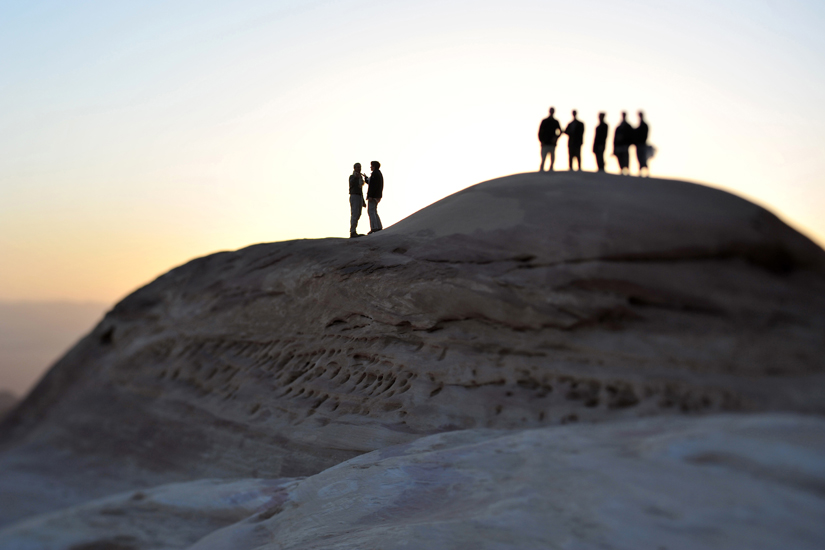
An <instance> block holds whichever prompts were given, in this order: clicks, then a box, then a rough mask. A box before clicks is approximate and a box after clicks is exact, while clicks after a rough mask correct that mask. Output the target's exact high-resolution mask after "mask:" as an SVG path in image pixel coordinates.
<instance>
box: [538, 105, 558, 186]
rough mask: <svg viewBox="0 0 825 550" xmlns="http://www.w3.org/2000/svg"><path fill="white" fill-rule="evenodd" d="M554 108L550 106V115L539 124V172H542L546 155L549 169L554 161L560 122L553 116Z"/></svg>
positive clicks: (551, 168)
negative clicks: (548, 160) (548, 159)
mask: <svg viewBox="0 0 825 550" xmlns="http://www.w3.org/2000/svg"><path fill="white" fill-rule="evenodd" d="M555 112H556V109H554V108H553V107H550V116H548V117H547V118H545V119H544V120H542V121H541V125H539V141H540V142H541V165H540V166H539V172H544V163H545V161H546V159H547V155H550V171H551V172H552V171H553V165H554V164H555V163H556V142H557V141H558V140H559V136H560V135H561V124H559V121H558V120H556V119H555V118H554V117H553V114H554V113H555Z"/></svg>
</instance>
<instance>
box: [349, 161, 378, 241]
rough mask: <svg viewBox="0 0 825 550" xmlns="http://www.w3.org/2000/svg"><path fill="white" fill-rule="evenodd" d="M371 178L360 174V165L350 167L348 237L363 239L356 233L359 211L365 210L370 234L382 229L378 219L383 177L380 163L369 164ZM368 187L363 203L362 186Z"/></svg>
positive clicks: (359, 216) (357, 163) (358, 163)
mask: <svg viewBox="0 0 825 550" xmlns="http://www.w3.org/2000/svg"><path fill="white" fill-rule="evenodd" d="M370 171H371V172H372V175H371V176H368V175H366V174H362V173H361V163H360V162H356V163H355V164H354V165H353V166H352V175H351V176H350V177H349V205H350V212H351V216H350V220H349V236H350V238H351V239H352V238H354V237H363V235H360V234H359V233H358V231H357V227H358V220H360V219H361V209H362V208H366V209H367V215H369V218H370V233H375V232H377V231H381V230H382V229H384V226H382V225H381V218H379V217H378V203H379V202H381V197H382V196H383V194H384V175H383V174H381V163H380V162H378V161H377V160H374V161H372V162H371V163H370ZM365 183H366V184H367V185H369V190H368V191H367V200H366V202H365V201H364V184H365ZM370 233H368V234H370Z"/></svg>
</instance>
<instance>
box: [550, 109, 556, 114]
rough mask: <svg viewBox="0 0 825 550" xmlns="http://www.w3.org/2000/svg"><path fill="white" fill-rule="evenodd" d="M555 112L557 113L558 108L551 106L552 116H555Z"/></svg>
mask: <svg viewBox="0 0 825 550" xmlns="http://www.w3.org/2000/svg"><path fill="white" fill-rule="evenodd" d="M554 114H556V108H555V107H550V116H553V115H554Z"/></svg>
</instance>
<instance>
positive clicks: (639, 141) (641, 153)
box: [633, 111, 650, 176]
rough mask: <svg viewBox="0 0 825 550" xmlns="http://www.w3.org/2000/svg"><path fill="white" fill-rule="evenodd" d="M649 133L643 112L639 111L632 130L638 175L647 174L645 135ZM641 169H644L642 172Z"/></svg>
mask: <svg viewBox="0 0 825 550" xmlns="http://www.w3.org/2000/svg"><path fill="white" fill-rule="evenodd" d="M649 133H650V129H649V128H648V126H647V122H645V114H644V113H643V112H642V111H639V126H637V127H636V130H635V131H634V137H635V139H634V140H633V143H634V144H635V145H636V159H637V160H638V161H639V175H640V176H642V175H644V176H649V175H650V169H649V168H648V167H647V135H648V134H649ZM642 170H644V171H645V173H644V174H642Z"/></svg>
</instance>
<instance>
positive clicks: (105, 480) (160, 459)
mask: <svg viewBox="0 0 825 550" xmlns="http://www.w3.org/2000/svg"><path fill="white" fill-rule="evenodd" d="M345 221H346V220H345ZM823 331H825V253H823V251H822V250H821V249H820V248H818V247H817V246H816V245H814V244H813V243H812V242H810V241H809V240H808V239H806V238H805V237H803V236H802V235H799V234H798V233H796V232H795V231H793V230H792V229H790V228H789V227H787V226H786V225H785V224H783V223H782V222H781V221H780V220H778V219H777V218H776V217H774V216H773V215H771V214H770V213H768V212H767V211H765V210H764V209H762V208H760V207H758V206H755V205H753V204H751V203H748V202H747V201H744V200H742V199H740V198H737V197H735V196H732V195H729V194H727V193H724V192H721V191H718V190H714V189H710V188H707V187H702V186H699V185H693V184H689V183H684V182H675V181H664V180H653V179H649V180H643V179H635V178H621V177H617V176H610V175H604V174H554V175H546V174H524V175H517V176H511V177H508V178H502V179H499V180H494V181H490V182H486V183H483V184H479V185H477V186H474V187H472V188H470V189H468V190H466V191H463V192H461V193H458V194H456V195H453V196H451V197H448V198H446V199H444V200H443V201H441V202H439V203H436V204H435V205H433V206H431V207H429V208H427V209H425V210H422V211H421V212H418V213H416V214H414V215H413V216H411V217H410V218H407V219H406V220H403V221H402V222H400V223H398V224H396V225H395V226H393V227H392V228H389V229H387V230H385V231H383V232H381V233H379V234H376V235H372V236H370V237H368V238H364V239H357V240H342V239H325V240H319V241H292V242H284V243H274V244H266V245H257V246H253V247H250V248H247V249H244V250H241V251H238V252H227V253H220V254H215V255H212V256H209V257H206V258H201V259H198V260H194V261H192V262H190V263H188V264H186V265H184V266H182V267H179V268H177V269H175V270H173V271H171V272H169V273H168V274H166V275H164V276H162V277H160V278H159V279H158V280H156V281H155V282H153V283H152V284H150V285H148V286H146V287H145V288H143V289H141V290H139V291H137V292H135V293H134V294H133V295H131V296H129V297H128V298H127V299H125V300H124V301H123V302H121V303H120V304H118V306H117V307H115V308H114V310H113V311H111V312H110V313H109V314H108V315H107V316H106V318H105V319H104V321H103V322H102V323H101V324H100V325H99V326H98V327H97V328H95V330H94V331H93V332H92V333H91V334H90V335H89V336H88V337H87V338H85V339H84V340H82V341H81V342H80V343H79V344H78V345H77V346H75V348H74V349H72V350H71V351H70V352H69V353H68V354H67V355H66V356H65V357H64V358H63V359H62V360H61V361H60V362H58V363H57V364H56V365H55V367H54V368H53V369H52V371H51V372H50V373H49V375H48V376H47V377H46V378H45V379H44V380H43V381H42V382H41V384H40V385H39V386H38V387H37V388H36V389H35V391H34V392H33V393H32V394H31V395H30V396H29V397H28V398H27V399H26V400H25V402H24V403H23V404H22V405H21V406H20V407H19V408H18V409H17V410H16V412H15V413H13V414H12V415H11V416H10V417H9V418H7V419H6V421H5V422H4V424H3V425H2V427H0V441H2V443H0V492H2V493H3V495H4V498H3V499H2V501H0V523H9V522H13V521H17V520H19V519H21V518H24V517H26V516H29V515H33V514H39V513H43V512H47V511H49V510H55V509H59V508H63V507H66V506H72V505H75V504H77V503H81V502H84V501H87V500H89V499H92V498H97V497H102V496H105V495H110V494H113V493H116V492H120V491H126V490H134V489H138V488H142V487H151V486H156V485H161V484H165V483H172V482H179V481H185V480H194V479H200V478H247V477H256V478H258V477H262V478H281V477H300V476H307V475H312V474H316V473H318V472H321V471H322V470H324V469H326V468H329V467H331V466H334V465H335V464H339V463H341V462H343V461H345V460H348V459H351V458H353V457H355V456H357V455H359V454H362V453H366V452H369V451H373V450H376V449H381V448H384V447H388V446H391V445H396V444H403V443H406V442H410V441H413V440H415V439H417V438H420V437H422V436H424V435H427V434H432V433H437V432H445V431H453V430H460V429H477V428H495V429H510V430H515V429H525V428H536V427H542V426H547V425H557V424H564V423H570V422H576V421H579V422H608V421H610V422H612V421H618V420H622V419H630V418H635V417H640V416H657V415H666V416H672V415H681V414H686V413H687V414H698V413H715V412H724V411H739V412H760V411H786V412H802V413H814V414H822V413H823V411H825V399H824V398H823V390H822V388H823V387H825V386H823V382H825V374H824V371H825V364H823V363H824V361H823V357H825V339H823V338H822V334H823Z"/></svg>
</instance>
